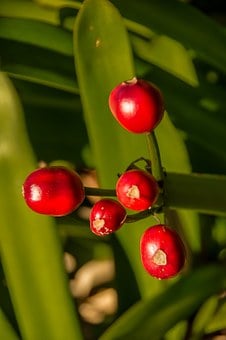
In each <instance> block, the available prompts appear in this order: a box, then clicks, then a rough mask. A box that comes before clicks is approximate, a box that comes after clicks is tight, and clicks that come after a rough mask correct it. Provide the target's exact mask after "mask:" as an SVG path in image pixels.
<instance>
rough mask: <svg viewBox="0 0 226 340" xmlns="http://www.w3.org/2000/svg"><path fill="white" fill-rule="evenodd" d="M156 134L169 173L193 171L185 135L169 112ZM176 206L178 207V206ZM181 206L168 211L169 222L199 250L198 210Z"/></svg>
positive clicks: (192, 246)
mask: <svg viewBox="0 0 226 340" xmlns="http://www.w3.org/2000/svg"><path fill="white" fill-rule="evenodd" d="M156 136H157V139H158V145H159V149H160V154H161V159H162V165H163V168H164V169H165V171H166V172H167V173H168V172H174V173H185V174H186V173H187V174H188V173H191V171H192V168H191V164H190V159H189V154H188V151H187V148H186V145H185V142H184V139H183V136H182V134H180V133H179V131H178V130H177V129H176V128H175V126H174V125H173V124H172V122H171V120H170V118H169V116H168V114H167V113H165V116H164V118H163V120H162V121H161V124H159V126H158V127H157V129H156ZM167 178H168V175H167V176H166V183H167ZM174 184H175V183H174ZM175 185H176V184H175ZM165 190H166V197H171V195H172V196H173V197H174V193H171V192H170V190H169V188H168V185H166V188H165ZM179 200H180V199H179ZM169 207H170V208H171V207H172V208H173V206H171V205H169ZM174 208H175V206H174ZM176 208H178V206H177V207H176ZM180 208H181V209H180V210H177V211H176V212H175V213H170V212H168V223H172V226H174V227H177V228H178V229H182V230H183V233H184V235H185V238H186V240H187V242H188V244H189V247H190V248H191V249H192V250H194V251H199V250H200V247H201V240H200V237H201V235H200V226H199V218H198V215H197V213H196V212H193V211H188V210H185V209H186V205H184V206H183V205H181V206H180ZM183 208H185V209H183ZM175 214H176V215H175Z"/></svg>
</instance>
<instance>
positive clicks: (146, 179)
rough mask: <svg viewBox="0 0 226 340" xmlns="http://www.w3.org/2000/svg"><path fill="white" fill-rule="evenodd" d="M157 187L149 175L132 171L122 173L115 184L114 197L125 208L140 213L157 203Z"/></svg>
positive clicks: (144, 172) (141, 171)
mask: <svg viewBox="0 0 226 340" xmlns="http://www.w3.org/2000/svg"><path fill="white" fill-rule="evenodd" d="M158 194H159V186H158V183H157V181H156V180H155V178H154V176H152V175H151V174H150V173H148V172H146V171H144V170H139V169H132V170H128V171H126V172H124V173H123V174H122V175H121V176H120V177H119V179H118V181H117V183H116V195H117V197H118V200H119V201H120V203H122V204H123V205H124V206H125V207H126V208H129V209H132V210H137V211H142V210H146V209H148V208H150V207H152V205H153V204H154V203H155V202H156V201H157V198H158Z"/></svg>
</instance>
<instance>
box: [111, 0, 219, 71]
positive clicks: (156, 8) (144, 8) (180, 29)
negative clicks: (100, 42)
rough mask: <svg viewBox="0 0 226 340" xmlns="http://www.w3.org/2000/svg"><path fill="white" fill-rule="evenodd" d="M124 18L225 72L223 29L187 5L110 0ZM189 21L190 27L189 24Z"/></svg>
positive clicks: (152, 0)
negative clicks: (178, 45)
mask: <svg viewBox="0 0 226 340" xmlns="http://www.w3.org/2000/svg"><path fill="white" fill-rule="evenodd" d="M112 2H113V4H114V5H115V6H116V7H117V8H118V9H119V11H120V13H121V14H122V16H123V17H125V18H127V19H130V20H132V21H135V22H138V23H140V24H143V25H144V26H146V27H149V28H150V29H151V30H153V31H155V32H156V33H158V34H163V35H167V36H169V37H171V38H173V39H175V40H177V41H179V42H180V43H181V44H182V45H184V47H185V48H188V49H191V50H192V51H195V54H196V55H197V57H199V58H201V59H203V60H205V61H207V62H208V63H210V64H212V65H214V66H216V67H217V68H220V69H221V70H222V71H224V72H226V61H225V54H226V43H225V41H226V35H225V31H224V28H223V26H222V27H221V26H220V25H219V24H217V22H216V21H214V20H212V19H210V18H209V17H207V16H206V15H205V14H202V13H201V12H200V11H198V10H197V9H195V8H194V7H192V6H191V5H189V4H186V3H184V2H181V1H177V0H169V1H164V0H141V1H139V2H138V1H136V0H131V1H130V3H129V6H128V3H127V2H126V1H120V0H113V1H112ZM191 18H192V24H191Z"/></svg>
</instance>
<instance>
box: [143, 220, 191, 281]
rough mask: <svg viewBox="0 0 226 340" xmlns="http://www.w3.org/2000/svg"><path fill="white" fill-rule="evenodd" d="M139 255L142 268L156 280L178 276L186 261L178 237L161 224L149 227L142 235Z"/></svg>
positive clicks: (174, 232) (183, 248)
mask: <svg viewBox="0 0 226 340" xmlns="http://www.w3.org/2000/svg"><path fill="white" fill-rule="evenodd" d="M140 253H141V261H142V263H143V266H144V268H145V269H146V270H147V272H148V273H149V274H150V275H152V276H154V277H156V278H158V279H168V278H170V277H173V276H175V275H176V274H178V273H179V272H180V270H181V269H182V267H183V266H184V263H185V259H186V254H185V247H184V244H183V242H182V240H181V238H180V236H179V235H178V233H177V232H176V231H174V230H172V229H170V228H169V227H168V226H166V225H163V224H159V225H156V226H153V227H150V228H148V229H147V230H146V231H145V232H144V233H143V235H142V237H141V241H140Z"/></svg>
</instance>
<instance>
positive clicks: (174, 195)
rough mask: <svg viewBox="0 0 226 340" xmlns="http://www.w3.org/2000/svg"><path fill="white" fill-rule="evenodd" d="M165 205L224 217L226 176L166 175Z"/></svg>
mask: <svg viewBox="0 0 226 340" xmlns="http://www.w3.org/2000/svg"><path fill="white" fill-rule="evenodd" d="M166 188H167V192H168V195H167V196H166V205H167V206H169V207H172V208H186V209H193V210H196V211H199V212H203V213H209V214H213V215H215V214H216V215H225V213H226V211H225V205H226V196H225V190H226V176H223V175H208V174H197V173H192V174H178V173H168V174H167V176H166Z"/></svg>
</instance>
